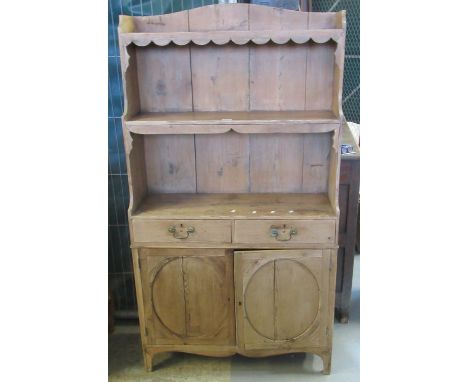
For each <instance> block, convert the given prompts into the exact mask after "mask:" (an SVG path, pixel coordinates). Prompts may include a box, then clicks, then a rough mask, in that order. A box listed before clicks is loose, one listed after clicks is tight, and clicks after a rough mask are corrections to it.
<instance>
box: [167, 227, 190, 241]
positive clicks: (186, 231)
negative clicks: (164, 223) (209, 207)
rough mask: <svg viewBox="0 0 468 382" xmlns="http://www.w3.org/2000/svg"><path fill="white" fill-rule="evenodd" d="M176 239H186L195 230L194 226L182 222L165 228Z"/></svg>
mask: <svg viewBox="0 0 468 382" xmlns="http://www.w3.org/2000/svg"><path fill="white" fill-rule="evenodd" d="M167 230H168V231H169V232H170V233H172V235H173V236H174V237H175V238H176V239H187V238H188V237H189V235H190V234H191V233H194V232H195V228H194V227H191V226H188V227H186V226H185V225H183V224H180V225H178V226H175V225H171V226H169V228H168V229H167Z"/></svg>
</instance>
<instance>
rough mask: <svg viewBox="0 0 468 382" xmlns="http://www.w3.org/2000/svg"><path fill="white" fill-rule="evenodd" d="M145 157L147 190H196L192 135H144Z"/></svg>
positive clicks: (154, 191)
mask: <svg viewBox="0 0 468 382" xmlns="http://www.w3.org/2000/svg"><path fill="white" fill-rule="evenodd" d="M145 157H146V178H147V181H148V189H149V191H150V192H152V193H157V192H179V193H180V192H189V193H193V192H195V191H196V180H195V148H194V136H193V135H146V136H145Z"/></svg>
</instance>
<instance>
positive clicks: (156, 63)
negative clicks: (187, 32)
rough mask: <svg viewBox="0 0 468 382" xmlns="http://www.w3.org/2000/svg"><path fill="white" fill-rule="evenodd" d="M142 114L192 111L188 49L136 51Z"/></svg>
mask: <svg viewBox="0 0 468 382" xmlns="http://www.w3.org/2000/svg"><path fill="white" fill-rule="evenodd" d="M136 54H137V65H138V82H139V89H140V106H141V112H162V111H168V112H177V111H179V112H183V111H192V76H191V70H190V50H189V47H188V46H183V47H180V46H169V47H155V46H153V45H148V46H146V47H138V48H137V49H136Z"/></svg>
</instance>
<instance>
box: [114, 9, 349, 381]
mask: <svg viewBox="0 0 468 382" xmlns="http://www.w3.org/2000/svg"><path fill="white" fill-rule="evenodd" d="M119 41H120V49H121V60H122V73H123V84H124V92H125V112H124V116H123V135H124V142H125V151H126V158H127V171H128V179H129V191H130V206H129V229H130V238H131V247H132V255H133V265H134V273H135V283H136V294H137V301H138V312H139V320H140V331H141V339H142V345H143V352H144V361H145V366H146V369H147V370H152V367H153V356H154V355H155V354H157V353H159V352H173V351H180V352H187V353H196V354H202V355H210V356H228V355H232V354H235V353H240V354H243V355H246V356H252V357H258V356H259V357H262V356H268V355H274V354H284V353H293V352H310V353H314V354H318V355H319V356H320V357H321V358H322V359H323V363H324V370H323V372H324V373H326V374H327V373H330V365H331V350H332V330H333V319H334V306H335V283H336V253H337V248H338V218H339V216H338V215H339V210H338V203H339V201H338V188H339V176H338V173H339V171H338V170H339V166H340V146H339V142H340V133H341V129H342V125H343V123H344V117H343V113H342V108H341V97H342V81H343V62H344V44H345V13H344V12H338V13H306V12H297V11H289V10H282V9H275V8H270V7H264V6H257V5H250V4H225V5H211V6H205V7H201V8H196V9H191V10H189V11H183V12H178V13H173V14H167V15H162V16H148V17H132V16H121V17H120V24H119Z"/></svg>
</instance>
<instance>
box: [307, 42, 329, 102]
mask: <svg viewBox="0 0 468 382" xmlns="http://www.w3.org/2000/svg"><path fill="white" fill-rule="evenodd" d="M335 49H336V44H334V43H332V42H328V43H325V44H311V45H310V48H309V49H308V50H307V69H306V81H305V83H306V94H305V109H306V110H332V101H333V80H334V63H335Z"/></svg>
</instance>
